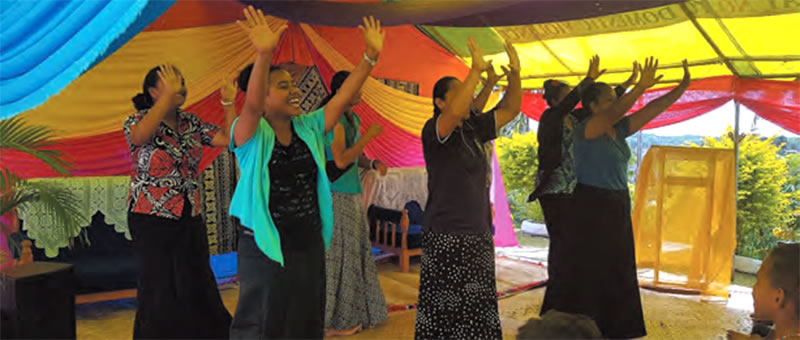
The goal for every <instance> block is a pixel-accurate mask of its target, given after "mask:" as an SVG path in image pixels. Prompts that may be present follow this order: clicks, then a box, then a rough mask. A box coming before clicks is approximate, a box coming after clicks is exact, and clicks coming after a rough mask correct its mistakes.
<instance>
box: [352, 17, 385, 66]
mask: <svg viewBox="0 0 800 340" xmlns="http://www.w3.org/2000/svg"><path fill="white" fill-rule="evenodd" d="M358 29H359V30H361V36H362V37H363V38H364V44H365V45H366V46H367V55H368V56H369V57H370V58H372V59H377V58H378V55H380V54H381V50H383V39H384V38H385V37H386V31H384V30H383V29H381V21H380V20H376V19H375V18H373V17H371V16H370V17H369V18H367V17H364V25H359V26H358Z"/></svg>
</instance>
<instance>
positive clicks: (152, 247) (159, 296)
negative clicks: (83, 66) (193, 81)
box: [123, 65, 236, 339]
mask: <svg viewBox="0 0 800 340" xmlns="http://www.w3.org/2000/svg"><path fill="white" fill-rule="evenodd" d="M222 94H223V103H222V104H223V106H224V107H225V121H224V125H225V126H224V128H222V129H220V128H219V127H217V126H215V125H213V124H210V123H208V122H204V121H203V120H201V119H200V118H199V117H197V116H196V115H194V114H191V113H188V112H184V111H183V110H181V108H180V107H181V105H183V103H184V102H185V101H186V87H185V81H184V79H183V77H182V76H181V74H180V72H179V71H178V70H177V69H176V68H175V67H174V66H171V65H161V66H159V67H155V68H153V69H151V70H150V71H149V72H148V73H147V76H146V77H145V79H144V84H143V85H142V93H139V94H137V95H136V96H135V97H133V104H134V107H135V108H136V110H137V112H136V113H135V114H133V115H131V116H130V117H128V119H127V120H126V121H125V123H124V125H123V130H124V132H125V138H126V139H127V141H128V144H129V146H130V151H131V159H132V161H133V172H132V173H131V187H130V196H129V204H128V208H129V212H128V225H129V226H130V230H131V236H133V245H134V251H135V253H136V261H137V265H138V270H139V283H138V291H137V300H138V305H137V310H136V320H135V322H134V329H133V337H134V338H216V339H219V338H227V337H228V333H229V327H230V322H231V315H230V313H228V311H227V310H226V309H225V306H224V305H223V304H222V299H221V298H220V295H219V291H218V290H217V286H216V281H215V279H214V273H213V272H212V271H211V266H210V264H209V252H208V237H207V234H206V228H205V224H204V223H203V220H202V217H201V216H200V206H199V203H200V202H199V200H200V193H199V191H198V189H199V187H200V186H199V184H198V181H197V175H198V172H199V170H200V169H199V166H198V165H199V163H200V159H201V158H202V156H203V146H214V147H225V146H227V145H228V141H229V137H228V134H227V133H226V132H227V131H228V130H229V129H230V125H231V122H232V121H233V119H234V118H235V115H236V114H235V110H234V108H233V106H232V104H233V98H234V97H235V95H236V88H235V86H234V85H233V84H232V80H230V79H226V81H225V84H224V86H223V90H222Z"/></svg>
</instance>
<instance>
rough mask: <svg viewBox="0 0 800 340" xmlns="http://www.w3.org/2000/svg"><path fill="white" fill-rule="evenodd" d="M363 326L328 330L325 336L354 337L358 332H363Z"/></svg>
mask: <svg viewBox="0 0 800 340" xmlns="http://www.w3.org/2000/svg"><path fill="white" fill-rule="evenodd" d="M361 329H362V328H361V325H358V326H356V327H353V328H351V329H326V330H325V336H326V337H334V336H350V335H354V334H356V333H358V332H361Z"/></svg>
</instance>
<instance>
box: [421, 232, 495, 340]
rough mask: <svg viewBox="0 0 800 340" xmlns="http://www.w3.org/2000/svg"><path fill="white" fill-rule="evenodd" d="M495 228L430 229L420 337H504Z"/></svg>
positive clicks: (424, 247) (425, 244)
mask: <svg viewBox="0 0 800 340" xmlns="http://www.w3.org/2000/svg"><path fill="white" fill-rule="evenodd" d="M494 266H495V262H494V241H493V239H492V234H491V233H485V234H480V235H463V234H442V233H434V232H425V233H424V234H423V236H422V268H421V271H420V279H419V300H418V301H419V302H418V310H417V324H416V329H415V332H414V338H416V339H502V337H503V331H502V329H501V328H500V315H499V313H498V311H497V282H496V281H495V271H494Z"/></svg>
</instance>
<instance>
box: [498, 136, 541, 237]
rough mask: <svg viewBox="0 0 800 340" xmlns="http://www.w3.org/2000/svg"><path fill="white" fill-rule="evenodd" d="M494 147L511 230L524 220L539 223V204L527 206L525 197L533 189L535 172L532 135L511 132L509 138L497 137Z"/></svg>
mask: <svg viewBox="0 0 800 340" xmlns="http://www.w3.org/2000/svg"><path fill="white" fill-rule="evenodd" d="M496 146H497V160H498V162H500V170H501V171H502V172H503V181H504V183H505V185H506V193H507V194H508V206H509V209H510V210H511V215H512V218H513V221H514V227H515V228H519V227H520V225H522V221H524V220H531V221H535V222H543V221H544V215H542V209H541V207H540V206H539V203H538V202H534V203H528V195H530V193H531V192H533V189H534V187H535V186H536V182H535V181H536V170H537V169H538V167H539V161H538V159H537V158H536V155H537V154H536V150H537V148H538V147H539V143H538V142H537V140H536V134H535V133H533V132H529V133H526V134H520V133H513V134H512V136H511V138H508V137H500V138H498V139H497V142H496Z"/></svg>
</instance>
